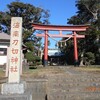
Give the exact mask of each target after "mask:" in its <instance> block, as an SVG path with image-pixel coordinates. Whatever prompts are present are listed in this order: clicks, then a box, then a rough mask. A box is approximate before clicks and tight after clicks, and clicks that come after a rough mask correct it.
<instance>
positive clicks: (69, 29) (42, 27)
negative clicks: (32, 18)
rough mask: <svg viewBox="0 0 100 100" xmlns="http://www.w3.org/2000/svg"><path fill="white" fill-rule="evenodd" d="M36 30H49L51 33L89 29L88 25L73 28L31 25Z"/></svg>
mask: <svg viewBox="0 0 100 100" xmlns="http://www.w3.org/2000/svg"><path fill="white" fill-rule="evenodd" d="M32 26H33V27H34V29H36V30H47V31H49V30H51V31H86V29H87V28H88V27H89V26H88V25H73V26H64V25H44V24H32Z"/></svg>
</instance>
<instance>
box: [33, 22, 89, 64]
mask: <svg viewBox="0 0 100 100" xmlns="http://www.w3.org/2000/svg"><path fill="white" fill-rule="evenodd" d="M32 26H33V28H34V29H35V30H44V31H45V33H43V34H37V35H36V36H38V37H44V38H45V44H44V46H45V47H44V66H47V65H48V36H50V37H54V38H62V37H68V38H71V37H72V38H73V39H74V59H75V66H76V65H77V64H78V50H77V38H85V35H78V34H76V32H79V31H86V29H87V28H88V26H87V25H74V26H59V25H43V24H32ZM50 30H51V31H59V34H49V35H48V31H50ZM62 31H72V32H73V34H70V35H67V34H66V35H64V34H62Z"/></svg>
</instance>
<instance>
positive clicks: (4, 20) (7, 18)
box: [0, 1, 49, 56]
mask: <svg viewBox="0 0 100 100" xmlns="http://www.w3.org/2000/svg"><path fill="white" fill-rule="evenodd" d="M7 8H8V9H7V11H5V12H0V26H1V27H2V29H3V30H2V31H4V32H6V33H8V34H10V28H11V27H10V23H11V17H22V18H23V35H22V37H23V43H24V44H25V45H27V48H28V49H29V50H30V51H31V52H33V51H37V50H36V47H37V48H39V47H40V45H41V43H40V41H41V38H38V37H36V36H35V35H34V34H33V33H34V32H35V30H33V29H32V23H42V24H48V23H49V21H48V18H49V11H48V10H44V9H42V8H40V7H35V6H33V5H31V4H28V3H23V2H20V1H15V2H12V3H10V4H8V5H7ZM34 56H35V55H34Z"/></svg>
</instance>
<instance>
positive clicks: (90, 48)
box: [63, 0, 100, 64]
mask: <svg viewBox="0 0 100 100" xmlns="http://www.w3.org/2000/svg"><path fill="white" fill-rule="evenodd" d="M76 7H77V9H78V11H77V14H76V15H74V16H72V17H71V18H70V19H68V24H71V25H83V24H86V25H87V24H88V25H89V29H88V30H87V31H86V32H78V34H85V36H86V37H85V39H79V40H78V50H79V57H80V63H81V61H82V60H84V59H83V58H86V59H85V60H84V61H82V62H83V63H86V62H88V63H90V64H100V0H76ZM71 41H72V40H69V41H68V42H67V46H66V47H64V48H63V51H64V52H65V53H66V54H67V56H68V62H70V61H72V63H73V57H74V56H73V42H71ZM70 55H72V56H71V57H72V59H70V58H71V57H70ZM91 55H92V58H91V59H90V58H89V57H91ZM93 55H94V56H93ZM89 59H90V60H89ZM91 60H92V61H91ZM70 63H71V62H70ZM72 63H71V64H72Z"/></svg>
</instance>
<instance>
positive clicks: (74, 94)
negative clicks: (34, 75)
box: [47, 68, 100, 100]
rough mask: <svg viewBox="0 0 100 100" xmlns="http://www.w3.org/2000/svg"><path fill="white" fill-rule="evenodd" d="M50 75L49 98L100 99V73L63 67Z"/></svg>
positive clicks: (71, 99)
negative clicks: (61, 71)
mask: <svg viewBox="0 0 100 100" xmlns="http://www.w3.org/2000/svg"><path fill="white" fill-rule="evenodd" d="M63 70H64V72H65V73H62V74H54V75H53V74H52V75H48V84H47V87H48V89H47V90H48V100H100V75H95V74H93V73H88V72H81V71H78V70H76V69H75V68H63Z"/></svg>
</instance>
